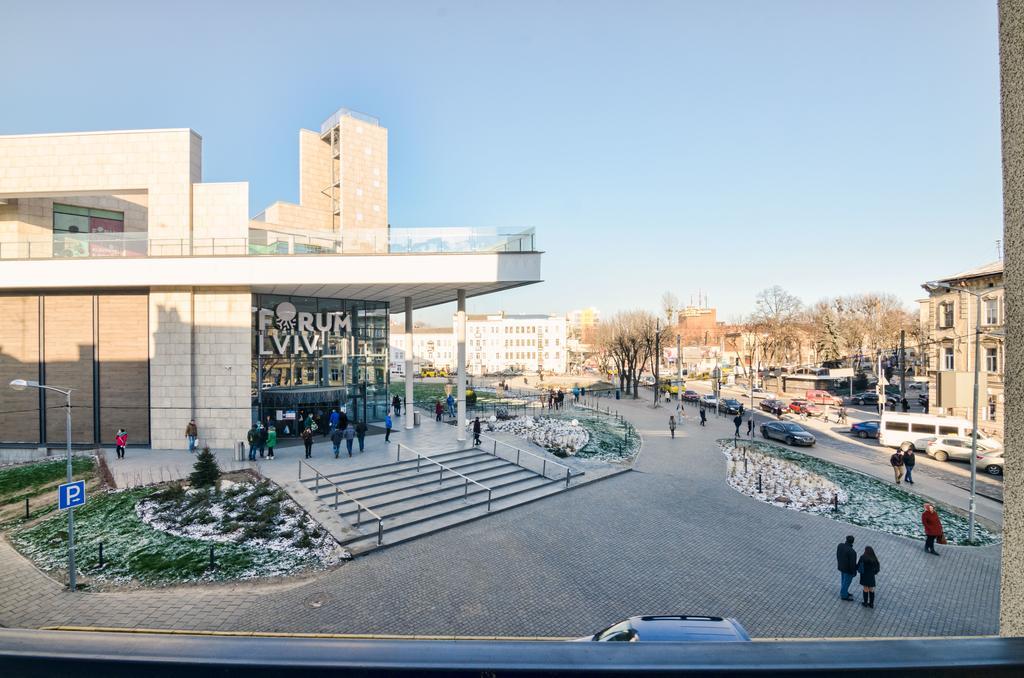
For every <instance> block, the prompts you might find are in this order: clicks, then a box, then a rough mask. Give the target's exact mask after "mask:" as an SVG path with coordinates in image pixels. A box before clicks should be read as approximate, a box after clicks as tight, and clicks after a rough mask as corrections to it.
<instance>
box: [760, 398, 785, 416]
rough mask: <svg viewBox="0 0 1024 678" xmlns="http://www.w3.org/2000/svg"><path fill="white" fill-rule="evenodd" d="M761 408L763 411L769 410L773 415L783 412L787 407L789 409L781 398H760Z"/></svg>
mask: <svg viewBox="0 0 1024 678" xmlns="http://www.w3.org/2000/svg"><path fill="white" fill-rule="evenodd" d="M761 409H762V410H764V411H765V412H771V413H772V414H774V415H775V416H779V415H780V414H782V413H783V412H785V411H786V410H787V409H789V405H787V404H786V403H785V402H784V401H782V400H777V399H775V398H768V399H766V400H762V401H761Z"/></svg>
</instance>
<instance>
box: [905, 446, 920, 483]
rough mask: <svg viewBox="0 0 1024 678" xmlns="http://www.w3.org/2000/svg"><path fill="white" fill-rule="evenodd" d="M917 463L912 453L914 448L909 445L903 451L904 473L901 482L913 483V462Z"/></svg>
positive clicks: (915, 456)
mask: <svg viewBox="0 0 1024 678" xmlns="http://www.w3.org/2000/svg"><path fill="white" fill-rule="evenodd" d="M916 463H917V455H916V454H914V448H913V447H911V448H910V449H909V450H907V451H906V452H904V453H903V468H904V470H905V473H906V475H905V476H904V477H903V482H905V483H909V484H910V485H913V484H914V478H913V475H914V464H916Z"/></svg>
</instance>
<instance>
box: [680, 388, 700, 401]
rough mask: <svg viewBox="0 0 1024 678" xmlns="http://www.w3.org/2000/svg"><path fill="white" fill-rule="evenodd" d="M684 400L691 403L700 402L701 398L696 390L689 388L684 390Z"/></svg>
mask: <svg viewBox="0 0 1024 678" xmlns="http://www.w3.org/2000/svg"><path fill="white" fill-rule="evenodd" d="M683 400H685V401H687V402H691V403H695V402H698V401H699V400H700V394H699V393H697V392H696V391H691V390H689V389H687V390H685V391H683Z"/></svg>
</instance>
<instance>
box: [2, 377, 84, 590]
mask: <svg viewBox="0 0 1024 678" xmlns="http://www.w3.org/2000/svg"><path fill="white" fill-rule="evenodd" d="M10 387H11V388H12V389H13V390H15V391H24V390H25V389H26V388H38V389H43V390H46V391H56V392H57V393H61V394H63V395H64V398H65V409H66V411H67V412H66V416H65V429H64V432H65V436H66V438H67V470H68V482H69V483H70V482H71V475H72V473H71V389H63V388H57V387H55V386H47V385H46V384H40V383H39V382H38V381H29V380H27V379H14V380H13V381H11V383H10ZM77 580H78V578H77V573H76V572H75V509H73V508H69V509H68V587H69V588H70V589H71V591H72V593H73V592H74V591H75V590H76V588H77V586H76V584H77Z"/></svg>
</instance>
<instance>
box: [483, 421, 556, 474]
mask: <svg viewBox="0 0 1024 678" xmlns="http://www.w3.org/2000/svg"><path fill="white" fill-rule="evenodd" d="M480 437H481V438H487V439H488V440H491V441H493V442H494V451H493V452H492V454H493V455H494V456H495V457H497V456H498V443H501V444H502V445H504V446H505V447H511V448H512V449H513V450H515V451H516V466H522V464H520V463H519V454H520V453H522V452H525V453H526V454H528V455H530V456H531V457H536V458H537V459H540V460H541V461H542V462H544V463H543V464H542V465H541V472H540V474H541V475H542V476H544V477H545V478H547V477H548V464H549V463H550V464H553V465H554V466H561V467H562V468H564V469H565V486H566V487H569V478H570V477H571V476H572V469H570V468H569V467H568V466H566V465H565V464H560V463H558V462H557V461H550V460H549V459H548V458H547V457H542V456H540V455H539V454H535V453H533V452H530V451H529V450H523V449H520V448H518V447H516V446H515V445H512V444H510V443H506V442H505V441H504V440H498V439H497V438H495V437H493V436H489V435H487V434H485V433H481V434H480ZM523 468H526V467H525V466H523ZM552 480H553V479H552Z"/></svg>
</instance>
